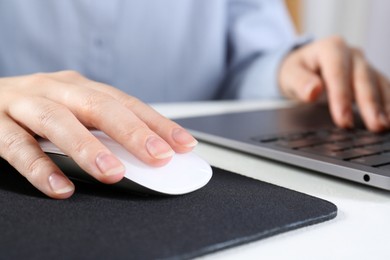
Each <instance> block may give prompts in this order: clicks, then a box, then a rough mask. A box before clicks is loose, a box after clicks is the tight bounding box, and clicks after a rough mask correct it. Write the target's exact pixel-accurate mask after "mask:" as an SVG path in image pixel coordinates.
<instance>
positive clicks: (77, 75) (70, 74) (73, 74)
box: [59, 70, 84, 79]
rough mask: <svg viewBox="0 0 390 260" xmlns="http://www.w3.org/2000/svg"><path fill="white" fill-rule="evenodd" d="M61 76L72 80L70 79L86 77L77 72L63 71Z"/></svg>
mask: <svg viewBox="0 0 390 260" xmlns="http://www.w3.org/2000/svg"><path fill="white" fill-rule="evenodd" d="M59 74H60V75H61V76H63V77H66V78H70V79H82V78H84V76H83V75H82V74H81V73H79V72H78V71H75V70H63V71H60V72H59Z"/></svg>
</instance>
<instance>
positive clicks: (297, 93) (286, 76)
mask: <svg viewBox="0 0 390 260" xmlns="http://www.w3.org/2000/svg"><path fill="white" fill-rule="evenodd" d="M283 67H284V68H283ZM283 67H282V71H281V75H280V76H281V78H280V87H281V89H282V92H283V93H284V94H285V95H286V96H287V97H289V98H293V99H296V100H299V101H303V102H314V101H316V100H317V99H319V98H320V96H321V94H322V92H323V89H324V84H323V81H322V79H321V77H320V76H319V75H318V74H317V73H315V72H313V71H311V70H310V69H308V68H306V67H304V66H303V65H302V64H286V65H285V66H283Z"/></svg>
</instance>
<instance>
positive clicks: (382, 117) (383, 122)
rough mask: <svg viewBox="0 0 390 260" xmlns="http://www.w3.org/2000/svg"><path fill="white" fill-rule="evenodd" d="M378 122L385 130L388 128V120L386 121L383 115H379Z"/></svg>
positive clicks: (389, 124)
mask: <svg viewBox="0 0 390 260" xmlns="http://www.w3.org/2000/svg"><path fill="white" fill-rule="evenodd" d="M379 121H380V122H381V125H382V126H384V127H386V128H388V127H389V126H390V123H389V120H388V119H387V116H386V115H385V114H384V113H380V114H379Z"/></svg>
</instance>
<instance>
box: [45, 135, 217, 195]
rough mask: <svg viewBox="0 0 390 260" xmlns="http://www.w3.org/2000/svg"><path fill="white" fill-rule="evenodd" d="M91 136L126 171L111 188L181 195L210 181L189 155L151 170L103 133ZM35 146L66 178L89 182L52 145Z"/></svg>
mask: <svg viewBox="0 0 390 260" xmlns="http://www.w3.org/2000/svg"><path fill="white" fill-rule="evenodd" d="M91 133H92V134H93V135H94V136H96V137H97V138H98V139H99V140H100V141H101V142H102V143H103V144H104V145H105V146H106V147H107V148H108V149H110V151H111V152H113V153H114V154H115V155H116V156H117V157H118V158H119V159H120V160H121V161H122V163H123V164H124V165H125V167H126V173H125V176H124V178H123V179H122V180H121V181H120V182H118V183H116V184H114V185H115V186H118V187H121V188H125V189H129V190H130V191H134V192H141V193H146V194H164V195H182V194H186V193H189V192H193V191H195V190H197V189H200V188H202V187H203V186H205V185H206V184H207V183H208V182H209V181H210V179H211V176H212V169H211V167H210V165H209V164H208V163H207V162H206V161H204V160H203V159H201V158H200V157H199V156H197V155H196V154H195V153H193V152H189V153H185V154H175V155H174V156H173V158H172V159H171V161H170V162H169V163H168V164H166V165H164V166H162V167H153V166H149V165H147V164H145V163H143V162H141V161H140V160H138V159H137V158H136V157H135V156H133V155H132V154H131V153H129V152H128V151H127V150H125V149H124V148H123V147H122V146H121V145H120V144H118V143H117V142H115V141H114V140H113V139H111V138H110V137H109V136H107V135H106V134H104V133H103V132H101V131H97V130H92V131H91ZM39 144H40V146H41V148H42V150H43V151H44V152H45V153H47V154H48V155H49V156H50V157H51V159H52V160H53V161H54V162H55V163H56V164H57V165H58V166H59V167H60V168H61V169H62V170H63V171H64V172H65V173H66V174H67V175H68V176H69V177H71V178H72V177H73V178H76V179H80V180H91V179H92V177H90V176H89V175H88V174H87V173H85V172H84V171H83V170H81V168H80V167H79V166H78V165H77V164H76V163H75V162H74V161H73V160H72V159H71V158H70V157H68V156H66V155H65V153H63V152H62V151H61V150H60V149H59V148H58V147H57V146H55V145H54V144H53V143H52V142H50V141H48V140H46V139H39Z"/></svg>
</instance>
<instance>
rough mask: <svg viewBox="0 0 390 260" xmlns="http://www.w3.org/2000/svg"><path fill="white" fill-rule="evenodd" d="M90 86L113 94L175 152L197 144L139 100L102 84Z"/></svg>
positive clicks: (187, 149)
mask: <svg viewBox="0 0 390 260" xmlns="http://www.w3.org/2000/svg"><path fill="white" fill-rule="evenodd" d="M90 87H92V88H93V89H96V90H99V91H102V92H104V93H107V94H109V95H111V96H113V97H114V98H115V99H116V100H118V101H119V102H120V103H121V104H123V105H124V106H125V107H126V108H127V109H129V110H130V111H132V112H133V113H134V114H135V115H136V116H137V117H138V118H140V119H141V120H142V121H143V122H145V123H146V125H147V126H148V127H149V128H150V129H151V130H153V131H154V132H155V133H157V134H158V135H159V136H161V137H162V138H163V139H164V140H165V141H167V143H168V144H169V145H170V146H171V147H172V148H173V149H174V150H175V151H176V152H179V153H185V152H189V151H191V150H192V149H193V148H194V147H195V146H196V145H197V143H198V142H197V141H196V139H195V138H194V137H193V136H192V135H191V134H189V133H188V132H187V131H186V130H185V129H184V128H182V127H181V126H179V125H178V124H176V123H175V122H173V121H171V120H169V119H167V118H166V117H164V116H162V115H161V114H160V113H158V112H157V111H155V110H154V109H153V108H151V107H150V106H148V105H146V104H145V103H143V102H141V101H140V100H138V99H136V98H134V97H131V96H129V95H127V94H125V93H123V92H122V91H120V90H118V89H115V88H113V87H110V86H107V85H104V84H100V83H95V84H90Z"/></svg>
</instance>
